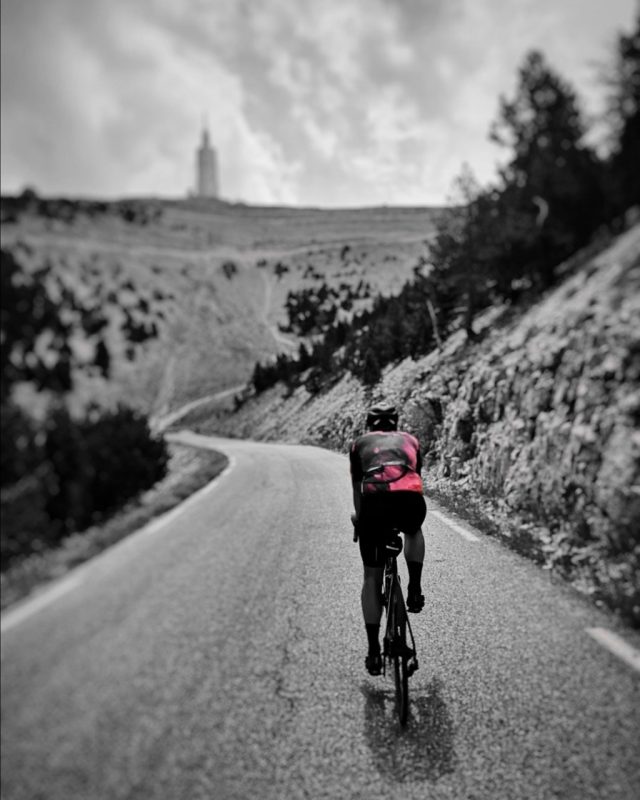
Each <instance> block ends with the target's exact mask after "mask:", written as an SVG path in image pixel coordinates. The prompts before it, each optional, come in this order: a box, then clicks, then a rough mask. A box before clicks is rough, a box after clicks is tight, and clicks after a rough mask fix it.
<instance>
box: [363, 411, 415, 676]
mask: <svg viewBox="0 0 640 800" xmlns="http://www.w3.org/2000/svg"><path fill="white" fill-rule="evenodd" d="M366 426H367V429H368V431H367V433H365V434H363V435H362V436H359V437H358V438H357V439H356V440H355V441H354V442H353V444H352V445H351V450H350V454H349V460H350V466H351V481H352V484H353V504H354V506H355V514H354V515H353V516H352V521H353V524H354V526H355V529H356V532H357V534H358V540H359V542H360V555H361V556H362V563H363V566H364V582H363V585H362V614H363V616H364V623H365V628H366V631H367V639H368V643H369V651H368V654H367V657H366V659H365V667H366V668H367V671H368V672H369V673H370V674H371V675H379V674H380V673H381V672H382V657H381V654H380V642H379V640H378V639H379V634H380V617H381V615H382V575H383V571H384V562H385V541H384V538H382V535H383V534H384V533H385V532H386V531H388V530H389V528H397V529H398V530H400V531H402V532H403V533H404V534H405V540H404V555H405V559H406V562H407V569H408V571H409V585H408V587H407V610H408V611H411V612H412V613H416V614H417V613H419V612H420V611H422V609H423V607H424V595H423V594H422V589H421V578H422V564H423V562H424V537H423V534H422V527H421V526H422V523H423V522H424V519H425V516H426V513H427V506H426V503H425V500H424V497H423V495H422V478H421V477H420V471H421V469H422V457H421V454H420V444H419V442H418V440H417V439H416V437H415V436H412V435H411V434H410V433H406V432H405V431H399V430H398V413H397V411H396V409H395V408H393V407H389V408H384V407H381V406H379V407H376V408H372V409H371V410H370V411H369V412H368V414H367V422H366Z"/></svg>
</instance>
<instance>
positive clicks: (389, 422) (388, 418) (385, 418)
mask: <svg viewBox="0 0 640 800" xmlns="http://www.w3.org/2000/svg"><path fill="white" fill-rule="evenodd" d="M367 428H368V429H369V430H370V431H396V430H398V412H397V411H396V409H395V408H394V406H388V407H382V406H376V407H375V408H372V409H370V410H369V412H368V413H367Z"/></svg>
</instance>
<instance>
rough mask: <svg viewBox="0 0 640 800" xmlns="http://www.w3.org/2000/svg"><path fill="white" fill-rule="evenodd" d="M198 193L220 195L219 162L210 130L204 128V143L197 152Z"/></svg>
mask: <svg viewBox="0 0 640 800" xmlns="http://www.w3.org/2000/svg"><path fill="white" fill-rule="evenodd" d="M196 194H197V195H198V197H217V196H218V163H217V159H216V151H215V150H214V149H213V147H211V144H210V143H209V131H208V129H207V128H206V127H204V128H203V129H202V143H201V144H200V147H199V148H198V152H197V154H196Z"/></svg>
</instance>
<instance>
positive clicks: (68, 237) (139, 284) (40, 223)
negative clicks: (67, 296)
mask: <svg viewBox="0 0 640 800" xmlns="http://www.w3.org/2000/svg"><path fill="white" fill-rule="evenodd" d="M437 213H438V212H437V209H429V208H404V209H403V208H370V209H353V210H340V211H338V210H333V211H329V210H320V209H293V208H257V207H250V206H243V205H230V204H228V203H224V202H221V201H203V200H189V201H160V200H142V199H141V200H128V201H121V202H113V203H105V202H98V201H88V200H77V199H76V200H72V199H41V198H38V197H37V196H36V195H34V194H29V193H25V194H24V195H22V196H20V197H3V198H2V247H3V251H6V252H8V253H10V254H11V257H15V258H16V259H17V260H18V261H19V263H20V265H21V266H23V267H24V269H25V270H28V271H30V272H31V273H32V274H33V273H36V272H38V273H42V272H43V270H45V269H46V270H47V278H46V280H47V281H48V282H49V283H50V284H51V285H50V286H49V287H48V289H47V291H48V293H49V295H50V296H52V297H53V298H54V299H55V296H57V294H59V293H60V292H61V291H62V292H71V293H73V295H74V297H75V298H76V300H74V303H75V302H79V303H82V305H83V307H85V309H88V310H89V311H91V310H92V309H96V311H98V312H99V313H100V314H104V315H105V316H106V318H107V319H108V322H109V325H108V328H107V331H106V343H107V345H108V349H109V354H110V363H111V370H110V376H109V380H108V381H104V380H102V379H101V377H100V376H97V377H96V376H94V377H92V379H91V380H87V379H86V376H78V379H77V380H76V386H77V393H78V394H80V395H81V398H80V402H82V401H84V402H88V401H90V400H91V399H94V398H98V399H99V401H100V402H104V401H105V400H106V399H110V400H111V401H112V402H116V401H118V400H122V399H126V401H127V402H128V403H129V404H135V405H136V406H137V407H138V408H140V409H142V410H143V411H145V412H151V413H152V414H153V415H155V416H159V415H162V414H166V413H167V412H170V411H171V410H172V409H174V408H176V407H178V406H180V405H181V404H183V403H186V402H188V401H190V400H194V399H197V398H200V397H203V396H207V395H211V394H214V393H217V392H220V391H221V390H225V389H227V388H229V387H235V386H237V385H238V384H241V383H243V382H245V381H246V380H247V379H248V378H249V377H250V376H251V374H252V371H253V368H254V365H255V363H256V361H258V360H264V359H267V358H269V357H270V356H273V355H275V354H277V353H278V352H281V351H284V352H295V351H296V350H297V348H298V347H299V344H300V341H301V339H300V338H299V337H297V336H296V335H294V334H293V332H289V333H287V332H283V331H281V330H280V325H282V324H283V323H286V321H287V315H286V313H285V304H286V300H287V297H288V295H289V293H290V292H301V291H304V290H314V291H316V290H318V288H319V287H323V286H325V285H326V286H330V287H331V291H332V292H335V295H332V296H333V297H334V298H335V299H336V302H338V303H341V304H343V305H344V306H345V308H348V309H349V310H350V313H354V312H355V311H356V310H358V308H362V307H363V306H366V305H367V303H368V302H370V300H371V298H373V297H375V296H376V295H377V294H378V293H382V294H389V293H394V292H396V291H398V290H399V289H400V288H401V286H402V285H403V284H404V283H405V281H406V280H407V279H408V278H409V277H410V276H411V274H412V270H413V268H414V267H415V266H416V264H419V263H421V259H422V258H424V255H425V253H426V244H425V242H426V240H428V238H429V237H430V236H431V234H432V232H433V221H434V216H435V215H436V214H437Z"/></svg>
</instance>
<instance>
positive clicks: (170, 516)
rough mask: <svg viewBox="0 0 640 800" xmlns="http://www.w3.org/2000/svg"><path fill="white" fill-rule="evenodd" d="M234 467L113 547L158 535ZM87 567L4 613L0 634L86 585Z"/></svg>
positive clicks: (75, 571) (229, 466) (79, 568)
mask: <svg viewBox="0 0 640 800" xmlns="http://www.w3.org/2000/svg"><path fill="white" fill-rule="evenodd" d="M235 464H236V460H235V458H233V456H229V463H228V464H227V466H226V467H225V468H224V469H223V470H222V472H221V473H220V474H219V475H217V476H216V477H215V478H213V479H212V480H211V481H209V483H207V484H206V485H205V486H203V487H202V488H201V489H199V490H198V491H197V492H195V493H194V494H192V495H191V496H190V497H188V498H187V499H186V500H184V501H183V502H182V503H180V505H178V506H176V507H175V508H172V509H171V510H170V511H167V512H166V513H165V514H162V516H160V517H158V518H157V519H154V520H152V521H151V522H149V523H148V524H147V525H145V526H144V527H143V528H140V530H138V531H135V532H133V533H131V534H129V535H128V536H126V537H125V538H124V539H121V540H120V541H119V542H117V544H116V545H114V547H115V546H117V545H126V544H127V543H128V542H129V541H130V540H131V539H132V537H133V536H148V535H149V534H153V533H156V532H157V531H159V530H160V528H163V527H164V526H165V525H167V524H168V523H169V522H172V521H173V520H174V519H175V518H176V517H178V516H179V515H180V514H182V512H183V511H185V509H187V508H189V507H190V506H192V505H193V504H194V503H197V501H198V500H199V499H200V497H202V495H204V494H207V493H208V492H210V491H212V490H213V489H215V488H216V487H217V486H218V485H219V481H220V480H221V479H222V478H224V476H225V475H227V474H228V473H229V472H231V470H232V469H233V468H234V467H235ZM109 549H110V548H107V550H105V551H103V553H100V554H99V555H98V556H96V558H99V557H100V556H101V555H103V554H106V553H107V552H108V551H109ZM89 563H90V561H87V562H85V563H84V564H80V565H79V566H78V567H77V568H76V569H75V570H73V571H72V572H70V573H69V575H67V576H66V577H64V578H62V579H61V580H60V581H58V582H57V583H55V584H53V586H51V587H50V588H49V589H45V590H43V591H42V592H41V593H40V594H37V595H36V596H35V597H33V598H31V599H27V600H25V601H24V603H22V604H21V605H19V606H17V607H16V608H14V609H11V610H9V611H6V612H5V613H3V614H2V618H1V619H0V633H6V631H8V630H10V629H11V628H15V627H16V625H20V623H22V622H24V621H25V620H26V619H28V618H29V617H32V616H33V615H34V614H37V613H38V612H39V611H42V610H43V609H44V608H47V606H49V605H51V603H54V602H55V601H56V600H58V599H59V598H61V597H64V595H66V594H69V592H71V591H73V590H74V589H76V588H77V587H78V586H80V585H82V584H83V583H84V582H85V577H86V573H85V571H84V569H83V567H86V566H87V565H88V564H89Z"/></svg>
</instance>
